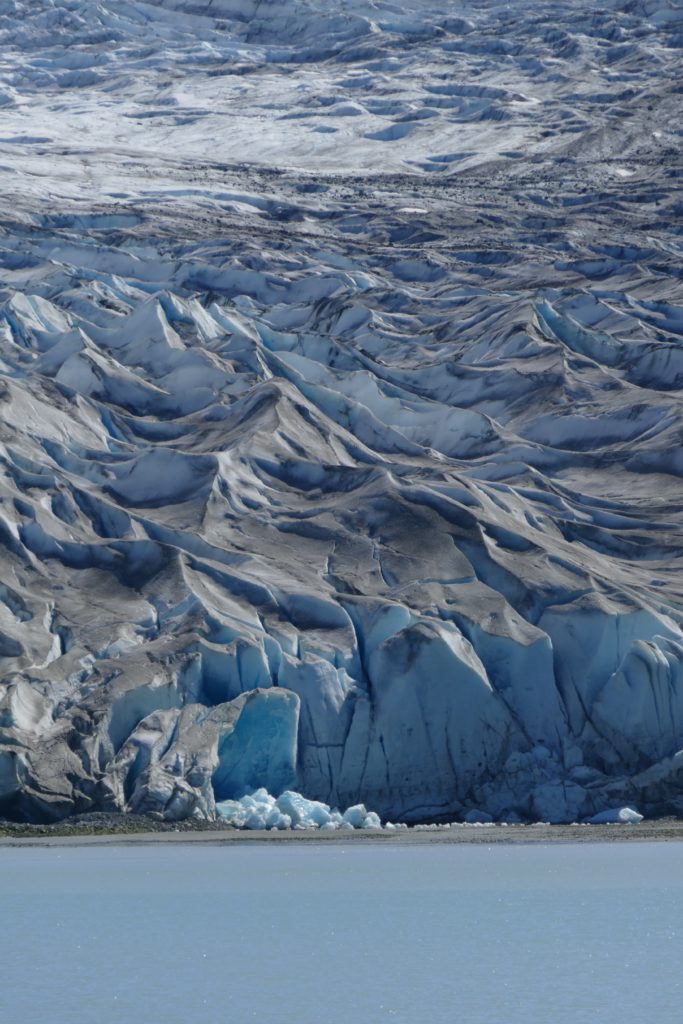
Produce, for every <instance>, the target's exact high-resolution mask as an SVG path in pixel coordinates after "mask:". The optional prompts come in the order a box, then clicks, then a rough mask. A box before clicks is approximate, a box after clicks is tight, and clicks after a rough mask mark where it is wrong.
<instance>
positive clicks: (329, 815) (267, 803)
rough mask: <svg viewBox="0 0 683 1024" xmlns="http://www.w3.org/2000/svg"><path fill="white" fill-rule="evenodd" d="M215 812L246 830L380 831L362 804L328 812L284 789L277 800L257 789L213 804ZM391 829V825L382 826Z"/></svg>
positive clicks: (377, 821) (374, 817) (376, 819)
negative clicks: (234, 798) (236, 797)
mask: <svg viewBox="0 0 683 1024" xmlns="http://www.w3.org/2000/svg"><path fill="white" fill-rule="evenodd" d="M216 813H217V814H218V816H219V817H220V818H223V820H224V821H227V822H228V823H229V824H230V825H234V826H235V828H247V829H280V830H282V829H320V831H321V832H336V831H338V830H339V829H341V830H342V831H347V830H348V831H353V830H354V829H365V830H370V829H381V828H382V823H381V821H380V819H379V816H378V815H377V814H375V812H374V811H368V810H367V809H366V807H365V805H364V804H356V805H355V806H354V807H348V808H347V809H346V810H345V811H344V813H343V814H342V813H341V811H338V810H332V809H331V808H330V807H329V806H328V805H327V804H324V803H322V802H321V801H319V800H307V799H306V798H305V797H303V796H301V794H300V793H294V792H292V791H291V790H285V792H284V793H281V794H280V796H279V797H277V798H275V797H274V796H271V795H270V793H269V792H268V790H266V789H263V788H261V789H257V790H256V791H255V792H254V793H248V794H245V795H244V796H242V797H241V798H240V799H239V800H223V801H221V803H218V804H216ZM385 827H387V828H389V829H394V828H395V827H396V826H395V825H393V824H392V823H391V822H389V823H387V825H386V826H385Z"/></svg>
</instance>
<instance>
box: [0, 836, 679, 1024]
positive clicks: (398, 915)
mask: <svg viewBox="0 0 683 1024" xmlns="http://www.w3.org/2000/svg"><path fill="white" fill-rule="evenodd" d="M0 897H1V902H0V914H1V919H0V965H1V966H0V970H1V971H2V976H1V981H2V984H1V985H0V1020H2V1021H3V1022H5V1021H7V1022H12V1024H114V1022H116V1024H118V1022H122V1024H123V1022H125V1024H133V1022H135V1024H137V1022H141V1024H142V1022H147V1024H193V1022H195V1021H196V1022H206V1024H223V1022H226V1024H227V1022H229V1024H243V1022H251V1021H258V1022H263V1024H270V1022H273V1024H381V1022H383V1021H387V1022H390V1024H404V1022H405V1024H408V1022H410V1024H419V1022H430V1024H432V1022H433V1024H441V1022H448V1024H451V1022H463V1024H563V1022H570V1021H571V1022H572V1024H583V1022H586V1024H588V1022H590V1024H611V1022H615V1024H616V1022H619V1024H632V1022H633V1024H636V1022H637V1024H650V1022H651V1024H669V1022H671V1024H679V1022H680V1021H681V1020H683V981H682V977H683V971H682V968H683V942H682V939H683V916H682V915H683V845H678V844H675V843H671V844H654V843H633V844H631V843H629V844H620V845H612V846H610V845H607V844H598V843H596V844H587V845H581V846H578V845H575V846H570V845H568V846H558V845H554V846H526V847H520V846H515V847H511V846H510V847H493V848H489V847H485V846H460V847H458V846H431V847H429V846H413V847H411V846H400V847H387V846H386V845H381V846H380V845H370V846H368V845H365V844H363V845H362V846H361V845H359V844H353V845H351V844H349V845H348V846H336V845H335V846H332V845H324V846H323V845H321V846H318V845H316V846H308V845H306V846H303V845H301V846H297V847H296V848H295V847H293V846H277V845H263V846H253V845H251V844H250V845H249V846H246V845H244V846H232V847H206V846H203V847H196V846H195V847H192V846H186V847H177V846H173V847H163V846H155V847H145V848H136V847H109V848H106V847H105V848H90V849H86V848H81V849H52V850H47V849H22V850H17V849H0Z"/></svg>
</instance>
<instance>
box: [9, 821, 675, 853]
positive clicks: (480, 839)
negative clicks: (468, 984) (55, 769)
mask: <svg viewBox="0 0 683 1024" xmlns="http://www.w3.org/2000/svg"><path fill="white" fill-rule="evenodd" d="M682 839H683V820H680V819H678V818H663V819H660V820H657V821H642V822H640V823H639V824H637V825H632V824H621V825H548V824H545V823H538V824H533V825H485V826H478V825H452V826H451V827H450V828H446V827H443V826H440V827H438V828H436V829H420V828H417V829H415V828H410V829H404V830H400V831H396V832H386V831H379V830H368V831H363V830H360V829H359V830H356V831H353V832H351V831H348V832H347V831H344V832H319V831H318V830H315V829H309V830H305V831H303V830H302V831H291V832H290V831H282V832H280V831H274V830H272V831H262V830H246V829H234V828H229V827H226V826H223V825H220V824H218V823H216V824H213V823H209V824H206V825H200V826H199V827H197V825H195V824H194V823H193V824H192V825H191V826H189V827H188V825H187V823H182V824H179V825H178V826H169V825H167V824H163V825H160V824H158V823H151V822H149V821H144V819H143V821H140V820H138V819H136V820H135V821H132V822H131V821H125V822H117V823H112V822H110V823H104V822H88V821H83V820H80V821H74V822H72V823H64V822H61V823H58V824H57V825H52V826H27V825H15V824H13V823H0V847H8V846H50V847H59V846H103V845H104V846H108V845H116V846H138V845H146V844H150V843H152V844H153V843H160V844H165V843H174V844H176V843H209V844H213V845H216V844H218V845H221V846H223V845H231V844H235V843H312V842H313V843H349V842H351V843H368V842H369V843H389V844H390V845H411V844H420V845H422V844H425V843H427V844H429V843H452V844H461V843H483V844H485V845H488V846H491V845H494V844H500V843H508V844H513V843H527V844H528V843H586V842H589V843H590V842H592V843H601V842H634V841H636V842H678V841H681V840H682Z"/></svg>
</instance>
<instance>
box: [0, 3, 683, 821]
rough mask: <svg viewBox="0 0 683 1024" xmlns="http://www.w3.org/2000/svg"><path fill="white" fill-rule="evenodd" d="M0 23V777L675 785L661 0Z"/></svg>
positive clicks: (43, 10)
mask: <svg viewBox="0 0 683 1024" xmlns="http://www.w3.org/2000/svg"><path fill="white" fill-rule="evenodd" d="M0 44H1V45H0V107H1V113H2V131H1V133H0V185H1V189H2V192H1V194H2V197H3V200H2V211H1V222H0V226H1V233H0V817H6V818H10V819H14V820H26V821H32V822H47V821H55V820H60V819H62V818H65V817H67V816H69V815H72V814H75V813H78V814H81V813H86V812H88V811H112V812H135V813H144V814H149V815H152V816H155V817H157V818H161V819H165V820H168V821H180V820H183V819H186V818H197V819H202V820H215V819H216V818H217V817H219V818H220V817H222V818H223V819H224V820H231V821H233V823H235V822H237V823H239V821H242V820H243V823H244V822H246V821H247V817H248V814H247V811H245V807H246V808H247V809H248V810H249V808H250V809H251V811H250V813H251V812H253V815H254V817H253V819H252V820H253V821H258V822H259V823H260V824H261V825H264V824H265V822H266V821H267V820H268V816H269V815H272V816H273V817H272V823H274V827H280V826H281V825H282V824H283V822H284V821H285V818H286V817H288V818H289V819H290V824H291V823H292V822H293V821H295V819H296V817H297V814H299V815H300V816H301V821H315V818H316V816H317V817H318V818H319V821H318V822H317V823H318V825H320V824H321V823H322V826H327V825H328V824H330V823H331V825H332V827H336V826H338V825H340V822H339V821H337V820H336V818H333V812H332V811H331V810H330V808H347V809H348V808H351V809H353V808H357V807H359V806H360V805H363V806H364V807H367V808H372V814H374V815H376V816H377V821H378V822H379V820H380V819H381V820H382V821H385V822H386V821H390V822H392V823H398V824H405V823H409V824H415V823H434V822H452V821H456V820H457V821H463V822H470V823H476V822H479V823H484V822H491V821H511V822H512V821H537V820H541V821H552V822H568V821H590V820H620V821H635V820H636V819H637V818H638V817H639V816H640V815H643V814H644V815H648V816H656V815H666V814H676V815H683V583H682V582H681V581H682V580H683V575H682V572H681V570H682V568H683V559H682V555H683V481H682V477H683V457H682V456H681V440H682V437H683V418H682V416H681V412H682V403H683V282H682V277H681V257H682V256H683V240H682V239H683V228H682V227H681V213H682V211H683V197H682V193H681V180H682V175H683V165H682V162H681V137H682V130H681V127H680V126H681V125H682V124H683V116H682V115H683V99H682V97H683V92H682V91H681V88H680V86H678V84H677V83H678V82H679V81H680V80H681V73H682V71H683V59H682V55H683V8H682V7H681V5H680V3H677V2H674V0H606V2H605V3H604V4H602V5H601V7H600V9H599V10H595V9H594V8H593V6H592V5H591V4H589V3H588V2H587V0H578V2H577V3H575V4H572V5H571V9H570V7H569V5H566V4H560V3H556V2H553V0H539V2H538V3H531V2H529V0H520V2H519V3H516V4H514V5H509V4H499V3H495V2H492V3H486V4H481V3H475V2H470V0H461V2H456V0H446V2H441V3H436V2H430V0H423V2H418V0H406V2H401V3H390V2H388V0H386V2H385V0H342V2H340V3H336V4H332V3H331V2H330V0H260V2H258V0H213V2H210V0H164V2H163V3H161V2H153V0H147V2H142V0H101V2H98V3H97V4H88V3H84V2H83V0H31V2H30V3H28V2H20V0H1V2H0ZM259 794H260V795H259ZM249 801H251V803H249ZM302 801H303V803H302ZM325 807H326V808H327V810H326V811H324V813H323V811H322V810H320V808H325ZM297 808H298V810H297ZM302 808H304V809H305V813H304V811H303V810H302ZM615 808H616V809H617V810H615ZM634 808H637V811H636V810H634ZM626 811H628V812H629V814H627V815H626V817H624V816H623V815H622V816H621V817H620V816H619V815H620V814H622V812H624V813H625V812H626ZM364 813H365V814H366V815H367V813H368V812H364ZM358 814H360V812H358ZM311 815H313V817H311ZM325 815H327V817H325ZM340 815H341V812H340ZM615 815H616V817H615ZM629 815H634V816H635V817H629ZM240 816H241V817H240ZM596 816H597V817H596ZM363 820H365V819H363ZM358 821H361V819H360V818H359V819H358ZM372 821H373V822H374V821H375V819H374V818H373V819H372ZM355 824H356V825H358V822H355ZM361 824H362V821H361Z"/></svg>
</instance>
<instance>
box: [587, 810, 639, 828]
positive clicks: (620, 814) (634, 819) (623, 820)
mask: <svg viewBox="0 0 683 1024" xmlns="http://www.w3.org/2000/svg"><path fill="white" fill-rule="evenodd" d="M642 820H643V815H642V814H638V811H634V810H633V808H632V807H613V808H612V809H611V810H609V811H600V813H599V814H594V815H593V817H592V818H589V819H588V824H589V825H637V824H638V822H639V821H642Z"/></svg>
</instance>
